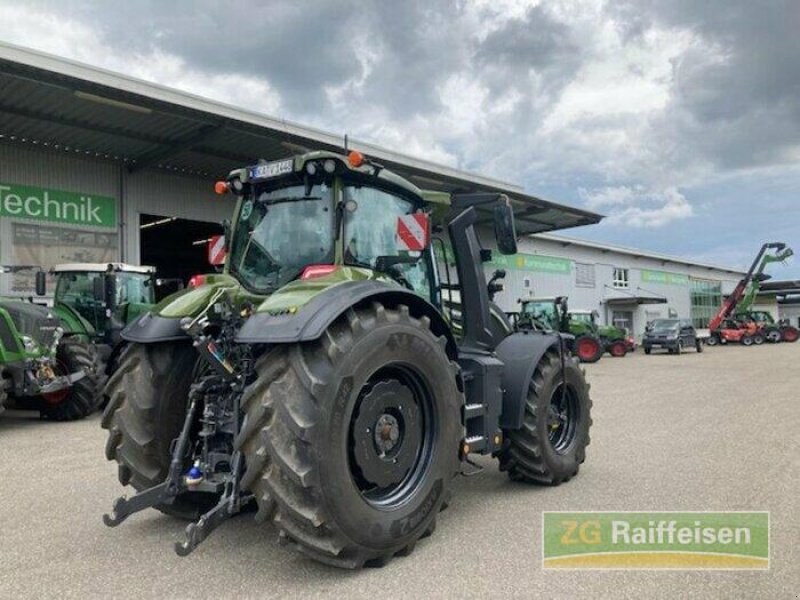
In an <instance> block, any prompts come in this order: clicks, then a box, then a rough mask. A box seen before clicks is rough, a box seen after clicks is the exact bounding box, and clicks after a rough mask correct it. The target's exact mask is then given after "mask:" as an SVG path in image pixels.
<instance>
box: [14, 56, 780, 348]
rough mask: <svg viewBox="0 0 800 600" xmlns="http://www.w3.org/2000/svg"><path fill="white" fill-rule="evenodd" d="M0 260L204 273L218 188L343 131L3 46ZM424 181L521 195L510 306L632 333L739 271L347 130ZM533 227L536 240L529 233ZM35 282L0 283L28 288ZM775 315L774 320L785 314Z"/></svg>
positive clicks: (703, 318) (696, 300)
mask: <svg viewBox="0 0 800 600" xmlns="http://www.w3.org/2000/svg"><path fill="white" fill-rule="evenodd" d="M0 89H2V90H3V93H2V97H0V264H17V265H20V264H31V265H39V266H42V267H43V268H45V269H47V268H50V267H52V266H53V265H55V264H57V263H63V262H93V263H97V262H107V261H117V260H121V261H125V262H129V263H133V264H149V265H154V266H156V267H157V269H158V272H159V274H160V275H161V276H163V277H166V278H182V279H183V280H187V279H188V278H189V277H190V276H191V275H193V274H195V273H198V272H203V271H206V270H208V264H207V258H206V242H207V240H208V239H209V238H210V237H211V236H213V235H216V234H219V233H220V232H221V231H222V229H221V222H222V221H223V220H224V219H227V218H230V216H231V213H232V208H233V204H232V200H231V199H230V198H229V197H220V196H216V195H215V194H214V192H213V182H214V181H215V180H216V179H218V178H220V177H224V176H225V175H226V174H227V173H228V171H229V170H231V169H233V168H238V167H241V166H244V165H247V164H253V163H255V162H256V160H257V159H259V158H263V159H266V160H274V159H280V158H285V157H287V156H289V155H291V154H294V153H297V152H302V151H304V150H306V149H328V150H341V149H342V146H343V143H344V140H343V139H342V137H341V136H337V135H333V134H330V133H326V132H322V131H318V130H315V129H311V128H308V127H303V126H301V125H297V124H292V123H288V122H286V121H283V120H279V119H273V118H271V117H267V116H265V115H262V114H258V113H254V112H250V111H247V110H243V109H240V108H236V107H232V106H229V105H226V104H223V103H219V102H214V101H211V100H207V99H205V98H200V97H197V96H194V95H191V94H186V93H183V92H179V91H176V90H172V89H168V88H165V87H163V86H159V85H155V84H151V83H147V82H143V81H139V80H135V79H131V78H129V77H126V76H124V75H120V74H116V73H111V72H108V71H105V70H101V69H97V68H94V67H90V66H87V65H83V64H79V63H75V62H72V61H69V60H65V59H63V58H57V57H54V56H50V55H47V54H43V53H39V52H35V51H31V50H28V49H24V48H20V47H17V46H12V45H8V44H0ZM350 144H351V147H353V148H357V149H358V150H361V151H362V152H364V153H365V154H368V155H369V156H371V157H372V158H374V159H375V160H377V161H379V162H380V163H381V164H383V165H385V166H386V167H387V168H389V169H392V170H394V171H395V172H397V173H399V174H401V175H403V176H404V177H407V178H408V179H409V180H411V181H413V182H414V183H416V184H417V185H418V186H419V187H421V188H425V189H431V190H439V191H448V192H449V191H456V190H458V191H468V192H503V193H505V194H507V195H508V196H509V197H510V198H511V199H512V202H513V203H514V205H515V212H516V214H517V227H518V233H519V234H520V237H521V241H520V247H519V254H518V255H516V256H513V257H505V256H498V255H496V256H495V258H494V260H493V262H492V263H491V264H490V265H488V270H489V271H492V270H494V269H495V268H501V267H502V268H504V269H506V271H507V277H506V290H505V291H504V292H503V293H501V294H500V295H499V296H498V297H497V299H496V300H497V302H498V303H499V304H500V306H501V307H502V308H503V309H504V310H506V311H508V312H511V311H514V310H516V308H517V306H518V304H517V300H518V299H519V298H523V297H529V296H554V295H567V296H569V301H570V305H571V306H573V307H575V308H589V309H596V310H597V311H598V314H599V315H600V321H601V322H603V323H616V324H618V325H621V326H625V327H628V328H629V329H630V330H631V331H633V332H634V333H635V334H636V335H639V334H641V332H642V331H643V330H644V326H645V323H646V322H647V321H648V320H650V319H652V318H656V317H669V316H681V317H684V316H687V317H688V316H691V317H692V318H693V319H694V320H695V323H696V325H698V326H705V324H706V323H707V321H708V319H709V318H710V317H711V316H712V315H713V313H714V311H715V310H716V309H717V308H718V307H719V305H720V302H721V300H722V297H723V296H724V295H725V294H726V293H729V292H730V291H731V290H732V289H733V286H734V285H735V283H736V281H738V280H739V279H740V277H741V276H742V273H741V272H739V271H736V270H731V269H726V268H723V267H717V266H713V265H705V264H699V263H695V262H691V261H687V260H686V259H681V258H675V257H670V256H664V255H660V254H654V253H648V252H642V251H639V250H633V249H629V248H620V247H615V246H610V245H602V244H597V243H592V242H586V241H580V240H577V239H572V238H568V237H562V236H561V235H552V234H547V233H546V232H548V231H552V230H555V229H565V228H570V227H577V226H584V225H591V224H594V223H597V222H599V220H600V219H601V218H602V217H601V216H600V215H596V214H594V213H591V212H588V211H584V210H581V209H578V208H574V207H569V206H564V205H560V204H555V203H552V202H548V201H546V200H543V199H541V198H537V197H535V196H532V195H530V194H527V193H525V192H524V191H523V190H522V189H521V188H520V187H519V186H516V185H514V184H510V183H506V182H502V181H497V180H494V179H490V178H487V177H483V176H480V175H476V174H473V173H466V172H463V171H459V170H457V169H453V168H450V167H446V166H442V165H437V164H432V163H430V162H428V161H424V160H421V159H419V158H416V157H411V156H405V155H403V154H400V153H397V152H395V151H393V150H388V149H385V148H381V147H378V146H375V145H372V144H368V143H363V142H358V141H355V140H351V142H350ZM531 234H535V235H534V236H533V237H531ZM32 287H33V278H32V276H31V275H30V274H26V273H24V272H23V273H19V274H17V275H15V276H14V277H13V278H4V280H3V281H0V293H1V294H10V295H27V294H30V292H31V289H32ZM776 316H777V314H776Z"/></svg>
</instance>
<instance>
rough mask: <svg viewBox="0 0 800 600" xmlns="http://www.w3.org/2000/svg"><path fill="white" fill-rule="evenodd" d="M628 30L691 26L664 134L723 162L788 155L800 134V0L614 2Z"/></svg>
mask: <svg viewBox="0 0 800 600" xmlns="http://www.w3.org/2000/svg"><path fill="white" fill-rule="evenodd" d="M609 11H610V13H611V14H612V15H613V16H614V17H615V19H616V20H617V24H618V26H619V27H620V28H621V29H622V30H623V31H624V32H625V34H626V35H628V36H630V37H636V36H641V35H644V34H645V33H646V32H647V31H648V30H649V29H650V28H652V27H667V28H680V29H685V30H689V31H691V32H692V33H693V34H694V35H695V36H696V40H697V43H696V44H695V45H694V46H693V47H692V48H689V49H688V50H687V51H686V52H685V53H684V54H683V55H682V56H681V57H679V58H678V59H677V60H676V61H675V62H674V74H673V77H674V79H673V84H672V95H671V102H670V104H669V105H668V106H667V108H666V110H665V111H664V113H663V115H662V116H661V119H660V122H659V123H658V126H659V129H661V130H662V131H663V133H664V135H665V136H667V137H669V138H670V139H672V140H673V141H674V142H676V143H681V144H683V145H684V146H685V147H686V148H687V149H690V152H691V151H696V152H697V153H698V155H699V158H702V159H705V160H709V161H711V162H712V163H713V164H714V165H715V166H716V167H718V168H722V169H737V168H752V167H755V166H762V165H771V164H777V163H783V162H787V161H789V160H790V158H789V156H790V155H791V151H792V150H796V149H797V147H798V140H800V102H799V101H798V99H799V98H800V60H798V59H800V35H798V26H800V3H798V2H796V1H785V2H773V3H767V4H766V5H765V3H759V2H747V1H731V0H708V1H703V2H696V1H690V0H674V1H672V2H670V1H659V2H652V1H639V0H632V1H626V2H622V3H616V4H614V5H612V7H611V8H610V9H609Z"/></svg>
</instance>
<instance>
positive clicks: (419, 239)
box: [397, 213, 430, 251]
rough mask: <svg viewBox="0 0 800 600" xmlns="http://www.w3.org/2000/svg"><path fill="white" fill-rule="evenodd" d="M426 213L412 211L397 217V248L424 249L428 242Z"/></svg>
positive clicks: (428, 230)
mask: <svg viewBox="0 0 800 600" xmlns="http://www.w3.org/2000/svg"><path fill="white" fill-rule="evenodd" d="M429 238H430V224H429V221H428V215H426V214H423V213H414V214H412V215H403V216H401V217H397V249H398V250H414V251H419V250H424V249H425V248H427V247H428V243H429V242H430V239H429Z"/></svg>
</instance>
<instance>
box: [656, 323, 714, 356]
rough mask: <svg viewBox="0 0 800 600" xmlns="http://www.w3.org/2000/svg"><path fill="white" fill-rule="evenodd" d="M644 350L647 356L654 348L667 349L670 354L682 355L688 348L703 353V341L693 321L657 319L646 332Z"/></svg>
mask: <svg viewBox="0 0 800 600" xmlns="http://www.w3.org/2000/svg"><path fill="white" fill-rule="evenodd" d="M642 348H644V353H645V354H650V352H651V351H652V350H653V348H663V349H666V350H668V351H669V353H670V354H680V353H681V352H683V351H684V350H686V349H688V348H694V349H695V350H696V351H697V352H702V351H703V340H702V339H700V338H699V337H698V336H697V331H696V330H695V328H694V325H692V320H691V319H656V320H654V321H653V322H651V323H650V324H649V325H648V328H647V330H646V331H645V334H644V337H643V338H642Z"/></svg>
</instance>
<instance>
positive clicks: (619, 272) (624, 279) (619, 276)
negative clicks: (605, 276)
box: [614, 267, 630, 288]
mask: <svg viewBox="0 0 800 600" xmlns="http://www.w3.org/2000/svg"><path fill="white" fill-rule="evenodd" d="M629 282H630V279H629V277H628V269H621V268H619V267H614V287H615V288H626V287H628V286H629V285H630V283H629Z"/></svg>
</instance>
